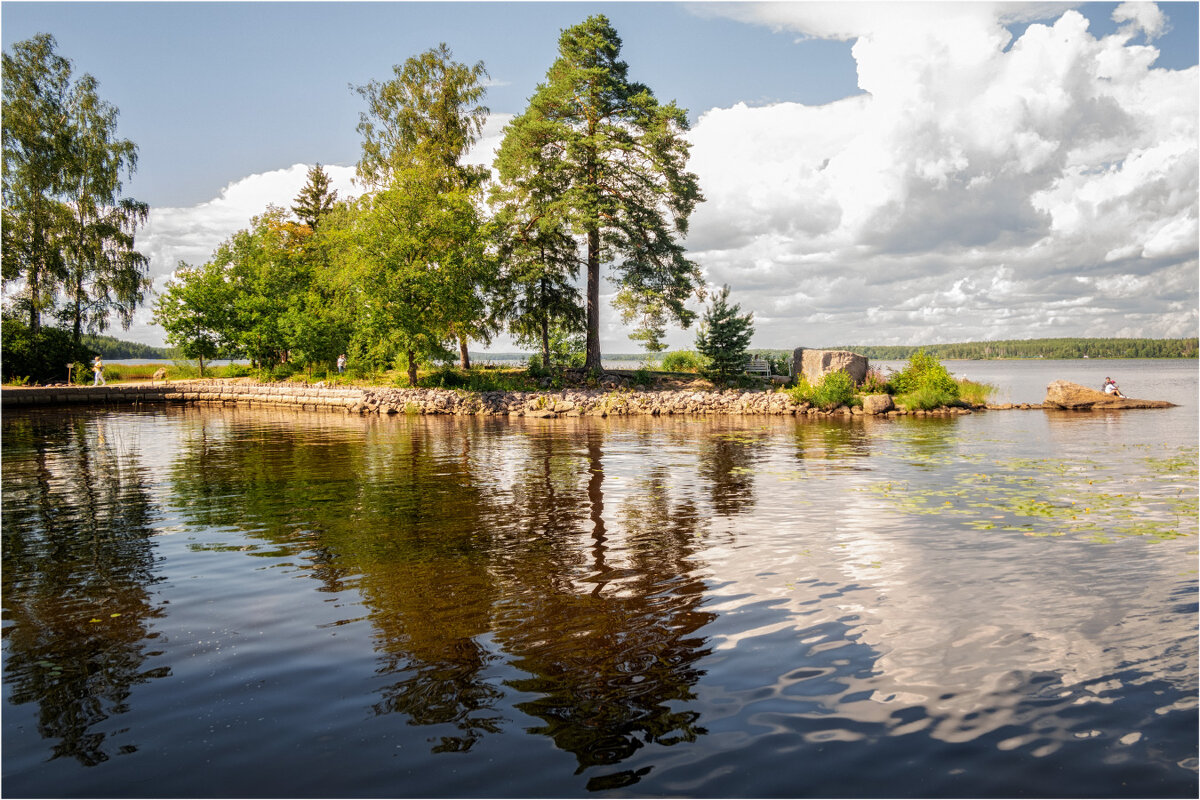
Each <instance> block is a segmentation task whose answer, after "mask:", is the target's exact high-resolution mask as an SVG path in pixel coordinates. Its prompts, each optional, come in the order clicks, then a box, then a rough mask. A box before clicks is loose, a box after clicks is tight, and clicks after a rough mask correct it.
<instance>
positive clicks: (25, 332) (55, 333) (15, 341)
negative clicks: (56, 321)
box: [0, 315, 95, 383]
mask: <svg viewBox="0 0 1200 800" xmlns="http://www.w3.org/2000/svg"><path fill="white" fill-rule="evenodd" d="M0 342H2V345H0V346H2V349H3V353H2V357H0V372H2V373H3V378H4V380H11V379H12V378H14V377H24V378H28V379H30V380H32V381H35V382H42V383H49V382H57V381H65V380H66V378H67V364H70V363H76V364H79V363H85V362H86V363H87V366H86V367H85V373H86V378H87V380H88V381H91V380H92V371H91V366H90V362H91V360H92V356H93V355H95V353H94V351H92V350H91V349H89V348H87V347H85V346H83V345H80V346H79V347H78V348H76V347H75V346H74V344H73V343H72V341H71V332H70V331H68V330H63V329H62V328H55V327H52V326H48V325H43V326H42V327H41V328H39V329H38V331H37V333H33V332H32V331H30V330H29V326H28V325H26V324H25V322H24V321H23V320H20V319H18V318H17V317H12V316H8V315H5V316H4V321H3V327H2V330H0ZM76 377H78V376H76Z"/></svg>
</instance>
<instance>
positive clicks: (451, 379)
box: [417, 367, 470, 389]
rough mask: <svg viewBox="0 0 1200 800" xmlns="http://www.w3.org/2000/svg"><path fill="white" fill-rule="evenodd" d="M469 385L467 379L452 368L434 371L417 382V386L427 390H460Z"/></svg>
mask: <svg viewBox="0 0 1200 800" xmlns="http://www.w3.org/2000/svg"><path fill="white" fill-rule="evenodd" d="M469 383H470V380H469V379H468V377H467V376H466V375H464V374H463V373H462V372H461V371H460V370H457V369H455V368H454V367H442V368H441V369H435V370H434V371H433V372H430V373H429V374H428V375H426V376H425V377H423V378H419V379H418V380H417V385H418V386H424V387H425V388H427V389H460V388H462V387H464V386H466V385H468V384H469Z"/></svg>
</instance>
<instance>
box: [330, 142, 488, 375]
mask: <svg viewBox="0 0 1200 800" xmlns="http://www.w3.org/2000/svg"><path fill="white" fill-rule="evenodd" d="M480 227H481V223H480V220H479V215H478V210H477V208H476V206H475V204H474V203H473V197H472V194H471V193H470V192H465V191H461V190H458V191H438V189H437V185H436V182H435V181H431V180H429V179H428V177H427V176H426V175H425V174H424V170H423V168H421V167H415V166H414V167H411V168H408V169H403V170H399V171H397V172H395V173H394V174H393V177H392V184H391V186H390V187H389V188H387V189H385V190H383V191H380V192H376V193H374V194H372V195H369V196H367V197H364V198H363V199H362V200H361V201H360V204H359V208H358V213H357V214H356V216H355V220H354V227H353V228H352V229H351V231H350V234H351V235H350V237H349V238H350V243H351V245H352V249H350V250H348V251H346V252H345V253H344V254H343V255H344V256H345V257H346V260H345V265H344V269H343V270H342V271H341V272H340V276H341V279H342V280H343V281H344V283H343V289H344V293H345V296H346V297H348V298H351V302H352V307H353V308H354V309H355V311H356V314H357V318H356V320H355V331H356V334H355V347H356V351H357V355H358V356H359V357H360V358H361V359H362V360H363V361H364V362H365V363H368V364H370V365H372V366H373V367H375V368H380V367H385V366H388V365H390V363H391V361H392V360H393V359H394V358H395V357H396V356H397V355H403V356H404V358H405V359H406V360H407V370H408V375H409V380H410V382H411V383H412V384H415V383H416V371H417V364H418V363H419V362H420V361H424V360H430V359H438V360H446V359H449V358H452V354H451V353H450V352H449V351H448V350H447V347H446V345H447V344H448V343H449V342H452V341H453V340H454V339H455V336H454V333H455V331H454V325H455V323H457V322H460V321H462V320H470V319H473V318H475V317H476V315H477V314H478V313H479V311H480V306H481V303H480V299H479V296H478V293H477V291H476V283H477V280H478V279H479V278H480V275H479V274H478V273H479V271H480V270H481V267H483V266H484V265H486V264H487V254H486V252H485V250H484V244H485V242H484V238H483V237H482V236H481V235H480Z"/></svg>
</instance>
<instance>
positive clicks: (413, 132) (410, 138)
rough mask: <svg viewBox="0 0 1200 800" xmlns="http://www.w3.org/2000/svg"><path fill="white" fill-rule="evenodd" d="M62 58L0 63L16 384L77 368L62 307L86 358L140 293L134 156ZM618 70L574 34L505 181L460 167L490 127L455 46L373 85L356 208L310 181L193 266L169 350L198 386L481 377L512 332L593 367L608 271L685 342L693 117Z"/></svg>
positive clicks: (27, 57) (651, 317)
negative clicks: (243, 375)
mask: <svg viewBox="0 0 1200 800" xmlns="http://www.w3.org/2000/svg"><path fill="white" fill-rule="evenodd" d="M53 46H54V41H53V39H52V38H51V37H49V36H46V35H39V36H38V37H36V38H35V39H33V40H30V41H29V42H22V43H20V44H18V45H16V46H15V47H14V52H13V54H12V55H11V56H10V55H9V54H5V60H4V69H5V75H4V102H5V106H4V117H5V126H4V131H5V136H4V170H5V171H4V178H5V184H4V185H5V194H4V215H5V216H4V267H5V272H4V281H5V284H6V288H7V284H8V283H9V281H13V282H15V283H16V284H18V286H17V289H16V291H15V292H13V293H12V295H11V296H13V297H15V298H16V301H15V302H13V303H10V304H9V305H10V307H9V308H8V309H6V319H8V318H11V319H12V320H13V322H12V324H9V325H8V326H7V327H8V328H11V329H12V330H13V331H17V329H18V327H20V326H19V325H18V323H17V322H16V320H17V317H21V318H23V320H24V323H23V326H24V327H23V328H22V330H21V332H20V335H19V336H15V337H14V341H16V340H17V339H19V340H20V341H21V342H23V343H25V344H26V345H27V346H28V347H30V348H32V350H31V351H30V352H29V353H25V354H24V355H25V356H28V357H23V358H19V359H13V360H12V363H14V364H15V363H18V362H20V363H21V364H23V365H30V364H37V363H39V362H41V361H46V362H50V361H53V362H55V363H57V362H58V361H61V360H62V359H63V357H64V356H62V355H61V354H59V352H58V351H59V350H60V349H61V347H60V345H61V342H59V341H58V338H55V337H53V335H51V338H54V352H55V355H54V356H53V357H49V355H48V353H49V350H47V349H46V348H47V347H49V345H48V344H47V342H48V341H49V339H47V337H46V336H44V335H42V334H41V333H40V329H41V328H42V323H43V318H44V317H46V316H47V315H48V314H51V312H53V318H54V319H55V320H57V321H58V322H59V323H60V324H64V325H66V326H70V327H71V328H72V330H73V342H74V345H73V347H74V350H75V352H73V353H72V354H70V355H71V357H72V358H75V359H79V358H81V357H82V356H83V355H85V354H86V348H85V347H84V346H83V342H82V334H83V333H85V332H88V333H99V332H100V331H102V330H103V329H104V327H105V325H106V323H107V319H108V315H109V314H112V313H115V314H117V315H118V316H119V317H120V319H121V321H122V322H123V323H125V324H126V326H127V325H128V321H129V319H130V318H131V314H132V311H133V309H134V308H135V307H136V306H137V305H138V304H139V303H140V302H141V301H142V299H143V293H144V291H145V290H146V289H147V288H148V286H149V283H148V281H147V280H146V263H145V259H144V258H143V257H142V256H141V255H140V254H138V253H137V252H136V251H135V250H134V249H133V232H134V229H135V228H136V227H137V226H138V225H139V224H141V223H142V222H143V221H144V220H145V215H146V213H147V209H146V207H145V205H144V204H140V203H137V202H136V201H133V200H129V199H127V198H122V197H120V180H119V179H120V177H121V176H122V175H124V174H127V173H131V172H132V169H133V166H134V164H135V160H136V148H135V147H134V146H133V145H132V143H130V142H128V141H124V140H117V139H116V138H115V135H114V128H113V121H114V120H115V115H116V111H115V109H113V108H111V107H110V106H107V105H105V104H103V103H102V102H101V101H99V100H98V99H97V98H95V95H94V91H93V90H94V81H92V80H91V79H90V78H86V76H85V79H84V80H82V81H81V82H80V84H79V87H78V88H77V89H72V87H71V84H70V81H69V63H68V62H66V61H65V59H62V58H61V57H59V56H57V55H55V54H54V53H53ZM620 52H621V40H620V38H619V37H618V35H617V33H616V31H615V30H614V29H613V27H612V26H611V25H610V24H609V22H608V20H607V19H606V18H605V17H603V16H593V17H589V18H588V19H587V20H585V21H584V22H582V23H581V24H579V25H576V26H573V27H571V28H568V29H566V30H564V31H562V34H561V36H560V38H559V47H558V54H557V58H556V59H555V61H554V62H553V64H552V65H551V66H550V68H549V71H548V72H547V74H546V79H545V81H544V82H543V83H542V84H539V86H538V87H537V89H536V91H535V92H534V94H533V95H532V96H531V97H530V100H529V105H528V107H527V109H526V110H525V111H524V113H522V114H521V115H519V116H518V117H516V118H514V119H513V120H512V121H511V122H510V123H509V124H508V125H507V126H506V128H505V130H504V137H503V141H502V142H501V145H500V148H499V151H498V153H497V157H496V161H495V163H494V165H492V168H490V169H489V168H488V167H484V166H478V165H474V164H469V163H467V161H466V157H467V154H468V151H469V150H470V149H471V147H472V146H473V145H475V144H476V143H477V142H478V141H479V138H480V136H481V134H482V131H483V125H484V122H485V121H486V120H487V119H488V115H489V110H488V109H487V107H486V106H484V105H483V102H482V101H483V98H484V95H485V93H486V86H487V80H488V74H487V71H486V70H485V68H484V65H483V64H482V63H476V64H474V65H469V64H463V63H460V62H458V61H455V60H454V59H453V56H452V54H451V52H450V50H449V48H447V47H446V45H445V44H442V45H440V46H438V47H435V48H432V49H430V50H428V51H426V52H424V53H421V54H419V55H416V56H413V57H411V58H409V59H407V60H406V61H405V62H404V63H403V64H400V65H397V66H396V67H395V68H394V70H393V71H394V75H393V76H392V77H391V78H390V79H389V80H386V81H372V82H370V83H368V84H367V85H365V86H361V87H358V88H357V91H358V93H359V94H360V95H361V97H362V98H363V100H364V101H365V106H366V110H365V111H364V112H363V113H362V114H361V115H360V123H359V126H358V132H359V134H360V135H361V137H362V151H361V157H360V160H359V163H358V169H357V181H356V182H357V185H358V186H360V187H363V189H364V193H363V194H362V195H361V196H359V197H356V198H338V197H337V193H336V192H334V191H332V190H331V189H330V181H329V176H328V175H327V174H326V173H325V172H324V170H323V169H322V168H321V166H320V165H319V164H318V165H317V166H315V167H314V168H313V169H312V170H311V171H310V173H309V176H308V183H307V185H306V186H305V187H304V189H303V190H302V192H301V194H300V195H299V196H298V197H296V198H295V199H294V202H293V205H292V206H291V208H290V209H284V208H279V207H275V206H269V207H267V208H265V209H263V210H262V213H261V214H259V215H258V216H256V217H255V218H254V219H253V220H252V221H251V224H250V227H249V228H247V229H245V230H241V231H238V232H237V233H235V234H234V235H233V236H231V237H230V238H229V239H228V240H226V241H225V242H223V243H222V244H221V245H220V246H219V247H218V248H217V249H216V251H215V252H214V253H213V256H212V258H211V259H210V260H209V261H208V262H207V263H204V264H201V265H194V264H186V263H180V264H179V265H178V267H177V269H176V271H175V273H174V274H173V276H172V279H171V281H170V282H169V283H168V285H167V288H166V291H165V292H164V293H163V294H162V295H161V296H160V297H159V299H158V301H157V303H156V306H155V321H156V322H157V323H158V324H160V325H161V326H162V327H163V328H164V330H165V331H166V339H167V341H168V342H169V343H170V344H171V345H172V346H173V348H174V349H175V351H176V352H177V353H178V354H179V355H182V356H183V357H185V358H189V359H197V360H199V361H200V369H201V372H203V366H204V361H205V360H210V359H213V358H234V359H248V360H250V361H251V362H253V364H254V365H255V366H257V367H258V368H261V369H264V370H267V371H270V372H272V373H274V374H285V373H291V372H295V371H297V370H298V369H302V368H306V367H307V368H311V367H313V366H322V367H323V368H325V369H328V368H330V367H332V366H333V364H334V363H335V361H337V360H338V357H339V355H341V354H346V355H347V356H348V361H349V367H350V369H351V370H352V371H355V370H358V371H364V372H375V371H382V370H386V369H392V368H400V369H404V370H405V371H407V373H408V376H409V380H410V381H415V380H416V376H417V367H418V365H420V364H425V363H430V362H446V361H450V360H452V359H453V358H454V355H455V351H457V354H458V356H459V358H460V359H461V362H462V366H463V367H464V368H469V366H470V364H469V351H468V343H470V342H476V343H482V344H485V345H486V344H487V343H489V342H490V340H491V338H492V337H493V336H494V335H496V334H497V333H499V332H500V331H502V330H507V331H508V332H509V333H511V334H512V335H513V336H514V338H515V339H516V341H517V342H518V344H519V345H520V346H522V347H527V348H537V349H539V350H540V351H541V357H542V362H543V363H550V362H552V361H561V360H562V358H563V354H564V353H566V354H568V355H569V356H571V357H572V358H574V357H575V356H576V352H575V351H582V353H581V355H583V357H584V359H585V361H586V366H588V367H589V368H592V369H599V368H600V365H601V354H600V343H599V342H600V340H599V325H600V308H599V303H600V295H599V285H600V274H601V269H604V270H605V271H606V273H607V274H608V276H609V277H610V279H611V280H612V281H613V283H614V286H615V288H616V298H615V301H614V306H615V307H616V308H617V309H619V311H620V313H621V314H622V316H623V318H624V319H625V320H626V321H635V322H638V323H640V327H638V329H637V332H636V334H635V338H636V339H637V340H638V341H641V342H644V343H645V346H647V347H648V348H651V349H654V348H656V347H659V348H661V340H662V337H663V336H664V335H665V326H666V325H667V324H668V323H670V322H675V323H679V324H681V325H683V326H684V327H687V326H688V325H689V324H690V323H691V322H692V321H693V319H694V318H695V317H696V314H695V312H693V311H691V310H689V309H688V308H687V307H686V301H687V300H688V299H689V298H691V297H693V296H695V297H698V298H701V299H702V297H703V282H702V276H701V273H700V269H699V267H698V265H697V264H696V263H695V262H693V261H691V260H690V259H688V258H687V257H686V253H685V251H684V249H683V246H682V243H681V242H682V239H683V237H684V235H686V233H687V224H688V218H689V216H690V215H691V213H692V210H693V209H694V208H695V206H696V204H697V203H699V202H701V200H702V199H703V198H702V197H701V195H700V191H699V187H698V179H697V177H696V175H694V174H693V173H691V172H689V171H687V161H688V154H689V144H688V141H687V139H686V137H685V135H684V134H685V132H686V129H687V116H686V112H685V111H684V110H683V109H680V108H678V107H677V106H676V105H675V104H674V103H673V102H670V103H660V102H659V101H658V100H657V99H656V98H655V96H654V94H653V92H652V91H651V90H650V89H649V88H648V87H647V86H645V85H643V84H641V83H637V82H636V81H633V80H631V79H630V77H629V76H628V67H627V65H626V64H625V63H624V62H623V61H621V60H620ZM18 78H19V79H20V80H18ZM63 119H67V120H68V121H69V122H70V123H71V124H68V125H63ZM76 120H77V124H76ZM10 131H11V135H10ZM76 131H83V132H85V133H87V134H89V135H88V136H84V135H79V136H75V135H74V132H76ZM76 140H78V141H76ZM88 147H91V148H92V150H95V151H99V150H103V151H104V153H103V155H104V156H105V157H104V158H99V157H97V158H91V157H90V156H91V155H92V153H90V152H89V151H88ZM56 170H57V172H56ZM581 279H582V281H581ZM580 282H582V283H583V284H584V286H585V287H586V291H585V292H583V293H581V292H580V291H579V288H577V287H578V285H579V284H580ZM8 349H9V348H8V345H7V343H6V344H5V350H6V353H5V356H6V358H5V361H6V364H7V363H9V358H8V356H9V355H11V354H10V353H8V352H7V351H8ZM5 374H6V376H16V373H13V372H12V371H11V370H8V369H7V367H6V369H5Z"/></svg>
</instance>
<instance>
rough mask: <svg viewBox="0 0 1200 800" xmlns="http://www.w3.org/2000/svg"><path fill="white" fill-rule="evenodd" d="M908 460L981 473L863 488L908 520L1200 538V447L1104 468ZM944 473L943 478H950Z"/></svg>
mask: <svg viewBox="0 0 1200 800" xmlns="http://www.w3.org/2000/svg"><path fill="white" fill-rule="evenodd" d="M902 461H907V463H908V464H909V465H910V466H915V467H918V468H925V467H928V466H930V465H931V464H930V462H932V461H941V462H943V463H949V462H951V461H955V462H960V463H970V464H972V465H973V466H978V467H979V469H978V471H971V472H961V473H959V474H957V475H954V476H953V483H952V484H951V485H944V484H943V485H928V483H927V475H926V474H925V473H923V472H915V473H914V474H913V477H912V479H911V480H892V481H887V482H880V483H875V484H872V485H870V486H868V487H865V488H864V489H862V490H861V491H863V492H866V493H868V494H872V495H874V496H876V497H878V498H880V499H881V500H883V501H885V502H886V503H887V504H888V505H889V506H890V507H891V508H893V509H894V510H897V511H899V512H901V513H904V514H933V515H939V516H957V517H961V518H962V524H963V525H964V526H965V527H970V528H974V529H976V530H981V531H990V530H999V531H1010V532H1018V533H1021V534H1024V535H1026V536H1071V537H1084V538H1086V539H1088V540H1091V541H1096V542H1108V541H1112V540H1114V539H1115V538H1120V537H1127V536H1139V537H1147V538H1150V539H1153V540H1166V539H1176V538H1181V537H1188V536H1196V534H1197V528H1198V523H1197V509H1198V507H1200V503H1198V500H1197V491H1196V481H1195V479H1196V475H1197V474H1198V470H1197V450H1196V448H1180V449H1178V450H1177V451H1176V452H1174V453H1172V454H1170V455H1169V456H1161V455H1154V456H1151V455H1140V456H1139V454H1138V453H1136V452H1135V453H1128V454H1125V455H1124V456H1123V457H1118V458H1114V459H1111V460H1105V461H1103V462H1102V461H1096V460H1083V461H1067V460H1060V459H1050V458H1046V459H1029V458H1018V459H1000V460H988V459H982V458H980V457H979V456H978V455H976V456H975V457H974V458H972V457H971V455H970V454H964V453H953V454H943V455H935V456H925V457H924V458H922V459H920V460H917V459H913V460H909V459H902ZM937 474H938V475H940V476H942V477H943V479H944V477H945V475H946V473H945V472H944V471H941V472H938V473H937Z"/></svg>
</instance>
